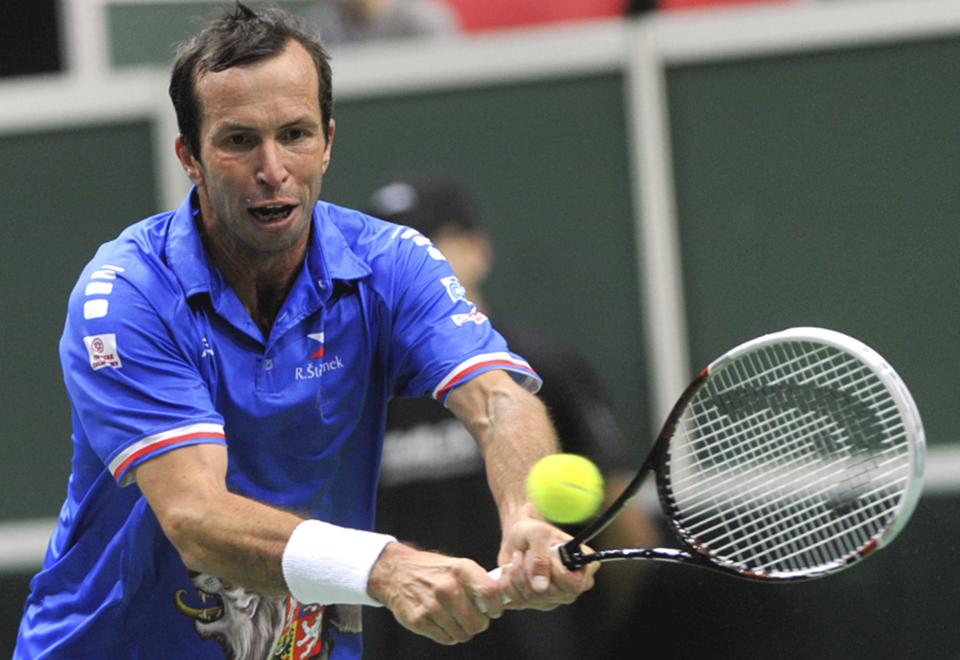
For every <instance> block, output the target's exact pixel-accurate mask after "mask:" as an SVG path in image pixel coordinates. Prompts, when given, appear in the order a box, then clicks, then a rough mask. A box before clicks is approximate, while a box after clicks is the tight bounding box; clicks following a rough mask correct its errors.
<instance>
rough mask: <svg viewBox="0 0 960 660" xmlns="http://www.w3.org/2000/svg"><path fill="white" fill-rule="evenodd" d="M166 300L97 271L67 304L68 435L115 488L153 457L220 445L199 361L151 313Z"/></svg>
mask: <svg viewBox="0 0 960 660" xmlns="http://www.w3.org/2000/svg"><path fill="white" fill-rule="evenodd" d="M111 273H112V274H111ZM169 297H170V296H169V294H167V296H166V297H165V296H164V295H154V294H151V296H150V300H148V299H147V296H145V295H143V294H142V293H141V291H140V290H139V289H138V288H137V287H135V286H134V285H133V284H131V283H130V282H129V281H128V280H127V279H126V278H125V277H123V276H122V275H120V274H119V273H118V272H117V270H110V269H100V270H94V271H92V272H90V271H89V270H88V271H87V272H85V274H84V276H83V277H82V278H81V281H80V284H79V285H78V286H77V288H76V289H75V290H74V292H73V294H72V296H71V299H70V304H69V309H68V312H67V322H66V325H65V328H64V333H63V336H62V338H61V340H60V359H61V364H62V367H63V374H64V381H65V383H66V386H67V392H68V394H69V395H70V400H71V403H72V405H73V410H74V416H75V420H76V424H77V428H75V430H74V433H75V435H78V434H79V435H81V436H83V437H84V438H85V439H86V441H87V442H88V443H89V445H90V447H91V448H92V450H93V451H94V452H95V453H96V455H97V456H98V457H99V458H100V460H101V461H103V464H104V465H105V466H107V468H108V469H109V470H110V472H111V474H112V475H113V477H114V479H115V480H116V481H117V482H118V483H119V484H120V485H121V486H126V485H129V484H130V483H133V468H135V467H136V466H138V465H140V464H142V463H143V462H145V461H147V460H149V459H151V458H153V457H155V456H158V455H160V454H163V453H165V452H168V451H171V450H174V449H177V448H179V447H185V446H188V445H195V444H201V443H216V444H226V440H225V436H224V431H223V418H222V417H221V416H220V415H219V414H218V413H217V412H216V410H215V409H214V406H213V402H212V398H211V395H210V391H209V388H208V387H207V384H206V382H205V381H204V379H203V377H202V375H201V373H200V370H199V364H198V359H199V358H198V356H192V357H191V354H190V352H189V349H188V348H187V347H185V345H184V343H185V342H184V340H183V337H177V336H176V335H175V324H176V323H177V321H176V320H175V318H174V317H173V316H168V317H167V318H166V319H164V318H163V316H162V315H161V314H160V313H159V312H158V311H157V307H156V305H155V303H156V304H161V305H162V304H163V303H164V300H166V299H167V298H169ZM181 304H182V303H181ZM185 330H186V329H184V328H179V331H180V332H181V333H182V332H184V331H185ZM197 353H199V351H197Z"/></svg>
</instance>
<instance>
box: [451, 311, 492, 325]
mask: <svg viewBox="0 0 960 660" xmlns="http://www.w3.org/2000/svg"><path fill="white" fill-rule="evenodd" d="M450 320H451V321H453V322H454V323H456V324H457V325H458V326H460V327H463V326H464V325H466V324H467V323H475V324H476V325H481V324H483V323H486V322H487V320H488V319H487V315H486V314H484V313H483V312H481V311H479V310H478V309H477V308H476V307H474V308H473V309H471V310H470V311H469V312H467V313H466V314H454V315H453V316H451V317H450Z"/></svg>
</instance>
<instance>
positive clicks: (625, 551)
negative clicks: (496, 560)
mask: <svg viewBox="0 0 960 660" xmlns="http://www.w3.org/2000/svg"><path fill="white" fill-rule="evenodd" d="M803 341H810V342H815V343H819V344H823V345H826V346H829V347H832V348H834V349H836V350H839V351H841V352H843V353H846V354H848V355H851V356H853V357H855V358H856V359H857V360H858V361H859V362H860V363H861V364H863V365H864V366H866V367H868V368H869V369H870V370H871V371H872V372H873V373H874V374H875V375H877V376H878V379H879V380H880V382H881V383H882V384H883V386H884V387H885V388H886V390H887V393H888V394H889V395H890V398H891V399H892V400H893V401H894V403H895V405H896V406H897V410H898V413H899V416H900V419H902V420H903V422H904V431H905V433H906V435H907V436H908V437H907V442H906V444H907V447H908V456H909V464H910V470H909V475H908V483H907V487H906V488H905V490H904V493H903V496H902V497H901V498H900V502H899V504H898V507H897V510H896V513H895V514H894V515H893V517H892V520H893V524H891V525H890V526H889V527H887V528H885V529H884V530H883V531H882V532H881V533H880V534H879V536H876V537H874V538H873V539H871V540H870V541H869V542H868V543H867V544H865V545H864V546H863V547H861V548H860V549H859V552H858V553H857V554H854V555H851V556H849V557H848V558H847V559H846V561H845V562H843V563H837V564H835V565H830V566H826V567H824V568H823V569H822V570H812V571H808V572H802V573H801V572H796V573H786V572H784V573H773V574H771V573H765V572H759V571H749V570H743V569H742V568H740V567H739V566H737V565H736V564H734V563H733V562H724V561H722V560H719V559H718V558H716V557H713V558H711V557H709V556H707V555H705V554H701V552H700V551H699V550H697V548H696V547H694V546H693V545H692V544H691V543H690V542H689V541H688V540H687V539H686V538H684V537H683V535H682V534H680V533H679V531H678V530H675V532H676V533H675V536H676V538H677V540H678V541H679V542H680V544H681V545H682V546H683V547H681V548H621V549H613V550H601V551H598V552H584V550H583V548H582V546H583V545H584V544H586V543H588V542H589V541H590V540H592V539H594V538H596V537H597V536H598V535H599V534H600V533H601V532H603V530H604V529H606V527H607V526H609V525H610V524H611V523H612V522H613V521H614V519H615V518H616V517H617V515H619V514H620V512H621V511H623V509H624V508H625V507H626V506H627V504H628V503H629V501H630V500H631V499H632V498H633V497H634V496H635V495H636V494H637V492H638V491H639V490H640V487H641V486H642V484H643V482H644V481H645V480H646V477H647V475H648V473H649V472H650V471H651V470H653V471H655V472H656V473H657V482H658V492H659V495H660V499H661V506H663V507H664V509H665V510H669V509H670V508H672V505H670V504H669V502H667V501H666V500H665V495H664V491H663V488H662V477H661V474H662V472H661V470H660V468H661V467H662V466H663V464H664V461H665V459H666V454H667V451H668V449H669V445H670V439H671V437H672V436H673V433H674V431H675V429H676V426H677V424H678V423H679V420H680V418H681V416H682V415H683V413H684V411H685V409H686V407H687V404H689V402H690V401H691V399H693V397H694V396H695V395H696V394H697V392H698V391H699V390H700V388H701V387H703V386H704V385H705V384H706V382H707V380H708V379H709V378H710V377H711V376H714V375H717V374H719V373H720V372H722V371H723V369H725V368H726V367H727V366H729V365H730V364H732V363H734V362H735V361H737V360H738V359H740V358H741V357H743V356H744V355H746V354H749V353H751V352H754V351H757V350H760V349H762V348H765V347H767V346H770V345H773V344H779V343H783V342H803ZM925 447H926V441H925V436H924V431H923V424H922V422H921V420H920V414H919V411H918V410H917V406H916V403H915V402H914V400H913V397H912V396H911V395H910V392H909V390H908V389H907V387H906V385H905V384H904V383H903V381H902V380H901V378H900V376H899V375H898V374H897V372H896V371H895V370H894V369H893V367H891V366H890V364H889V363H888V362H887V361H886V360H885V359H884V358H883V357H881V356H880V355H879V354H878V353H877V352H876V351H874V350H873V349H871V348H870V347H869V346H867V345H866V344H864V343H862V342H860V341H858V340H857V339H854V338H853V337H850V336H847V335H845V334H843V333H840V332H836V331H834V330H828V329H825V328H817V327H796V328H789V329H787V330H782V331H780V332H775V333H771V334H767V335H763V336H761V337H757V338H755V339H751V340H749V341H747V342H744V343H742V344H740V345H738V346H736V347H734V348H732V349H730V350H729V351H727V352H726V353H724V354H723V355H721V356H720V357H718V358H717V359H715V360H714V361H713V362H711V363H710V364H709V365H708V366H707V367H706V368H705V369H703V370H702V371H701V372H700V373H699V374H697V377H696V378H694V380H693V381H692V382H691V383H690V384H689V385H688V386H687V387H686V389H684V391H683V393H682V394H681V395H680V397H679V398H678V399H677V402H676V403H675V404H674V406H673V408H672V409H671V410H670V413H669V414H668V415H667V418H666V420H665V421H664V423H663V426H662V427H661V429H660V432H659V433H658V434H657V438H656V441H655V442H654V445H653V447H652V449H651V450H650V452H649V454H648V455H647V457H646V459H645V460H644V462H643V464H642V465H641V466H640V469H639V470H638V471H637V474H636V475H635V476H634V478H633V479H632V480H631V481H630V483H629V484H628V485H627V486H626V488H624V490H623V492H622V493H621V494H620V495H619V496H618V497H617V498H616V499H615V500H614V501H613V503H612V504H611V505H610V506H609V507H608V508H607V509H606V510H605V511H604V512H603V513H602V514H601V515H600V516H599V517H598V518H596V519H595V520H594V521H593V522H592V523H590V524H589V525H587V526H586V527H584V528H583V529H581V530H580V531H579V533H577V534H576V535H575V536H574V537H573V538H572V539H571V540H569V541H568V542H566V543H564V544H563V545H561V546H559V548H558V554H559V556H560V559H561V561H562V562H563V564H564V565H565V566H566V567H567V568H568V569H571V570H575V569H577V568H580V567H582V566H584V565H586V564H588V563H591V562H598V561H599V562H605V561H616V560H625V559H654V560H660V561H671V562H681V563H687V564H692V565H696V566H700V567H703V568H709V569H712V570H716V571H720V572H722V573H726V574H728V575H729V574H733V575H737V576H739V577H745V578H752V579H757V580H771V579H773V580H777V581H797V580H806V579H813V578H817V577H821V576H823V575H827V574H831V573H834V572H837V571H839V570H842V569H844V568H847V567H848V566H850V565H851V564H853V563H856V562H857V561H858V560H860V559H862V558H864V557H866V556H867V555H869V554H871V553H872V552H874V551H875V550H877V549H879V548H882V547H884V546H886V545H888V544H889V543H890V542H891V541H893V539H894V538H896V536H897V535H898V534H899V533H900V531H901V530H902V529H903V527H904V526H905V525H906V524H907V522H908V521H909V519H910V516H911V514H912V513H913V510H914V509H915V507H916V505H917V502H918V501H919V498H920V494H921V492H922V489H923V472H924V467H925V455H926V452H925Z"/></svg>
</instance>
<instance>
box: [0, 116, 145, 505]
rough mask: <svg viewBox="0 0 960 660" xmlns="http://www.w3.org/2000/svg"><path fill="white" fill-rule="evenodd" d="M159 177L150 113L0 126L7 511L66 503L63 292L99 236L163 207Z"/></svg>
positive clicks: (0, 476) (1, 456) (1, 469)
mask: <svg viewBox="0 0 960 660" xmlns="http://www.w3.org/2000/svg"><path fill="white" fill-rule="evenodd" d="M155 178H156V172H155V171H154V167H153V155H152V143H151V125H150V124H149V123H148V122H147V121H145V120H144V121H129V122H124V123H115V124H109V125H107V124H104V125H96V126H87V127H83V128H75V129H63V130H51V131H40V132H31V133H23V134H17V135H10V134H7V135H3V136H0V181H3V185H4V190H5V194H4V195H3V196H2V198H0V217H2V218H3V225H4V227H3V236H4V240H3V241H2V242H0V280H2V281H3V283H4V285H3V293H2V296H3V298H2V303H3V312H4V321H3V323H2V324H0V345H2V346H6V347H7V349H6V351H5V354H6V357H5V358H4V361H3V364H4V368H3V370H2V372H0V387H2V399H3V410H4V412H5V415H4V417H5V423H4V425H3V429H2V430H0V484H3V487H2V491H0V492H3V493H4V497H0V520H4V519H11V518H24V517H30V516H53V515H56V513H57V512H58V511H59V508H60V504H61V503H62V500H63V497H64V494H65V492H66V484H67V475H68V474H69V472H70V456H71V453H72V445H71V443H70V408H69V402H68V401H67V396H66V390H65V389H64V386H63V379H62V377H61V372H60V360H59V355H58V352H57V351H58V348H57V346H58V342H59V340H60V333H61V331H62V329H63V322H64V318H65V314H66V306H67V297H68V295H69V293H70V289H71V288H72V287H73V284H74V282H75V281H76V278H77V277H78V276H79V274H80V270H81V268H83V266H84V264H86V262H87V260H89V259H90V258H91V257H93V253H94V251H95V250H96V248H97V246H98V245H100V244H101V243H103V242H104V241H107V240H110V239H112V238H113V237H114V236H116V235H117V234H118V233H119V232H120V230H121V229H122V228H123V227H124V226H126V225H127V224H129V223H131V222H133V221H134V220H138V219H140V218H143V217H145V216H147V215H149V214H151V213H155V212H156V199H157V192H156V189H155V184H154V180H155Z"/></svg>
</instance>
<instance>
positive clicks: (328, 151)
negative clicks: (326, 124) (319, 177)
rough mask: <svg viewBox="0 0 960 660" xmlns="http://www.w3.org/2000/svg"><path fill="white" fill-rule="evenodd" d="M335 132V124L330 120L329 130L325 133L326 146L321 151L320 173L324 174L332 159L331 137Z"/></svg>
mask: <svg viewBox="0 0 960 660" xmlns="http://www.w3.org/2000/svg"><path fill="white" fill-rule="evenodd" d="M336 132H337V122H336V120H334V119H331V120H330V130H329V131H327V146H326V148H324V150H323V170H322V173H323V174H326V173H327V169H328V168H329V167H330V159H331V158H332V157H333V136H334V134H335V133H336Z"/></svg>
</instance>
